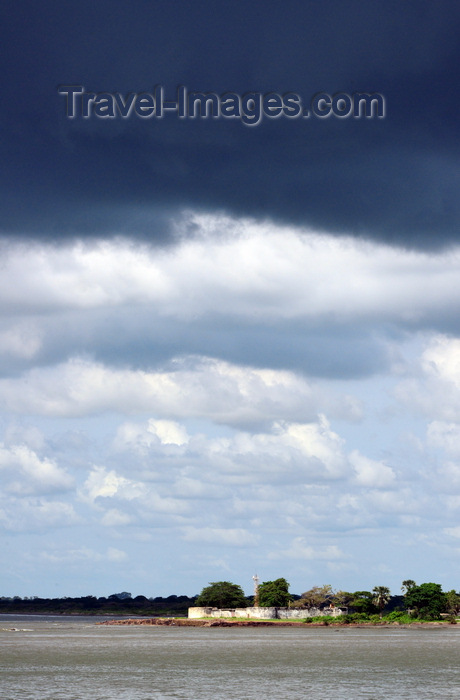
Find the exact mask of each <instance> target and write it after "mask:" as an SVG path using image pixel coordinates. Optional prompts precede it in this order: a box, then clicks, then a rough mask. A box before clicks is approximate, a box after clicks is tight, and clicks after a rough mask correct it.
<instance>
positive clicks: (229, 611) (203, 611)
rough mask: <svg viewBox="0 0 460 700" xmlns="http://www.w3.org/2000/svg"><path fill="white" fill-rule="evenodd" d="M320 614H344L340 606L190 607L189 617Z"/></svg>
mask: <svg viewBox="0 0 460 700" xmlns="http://www.w3.org/2000/svg"><path fill="white" fill-rule="evenodd" d="M319 615H333V616H334V617H338V616H339V615H343V610H341V609H340V608H324V609H322V610H320V609H319V608H225V609H219V608H189V609H188V616H189V618H194V619H197V618H200V617H220V618H221V617H242V618H248V619H250V618H253V619H257V620H304V619H305V618H307V617H318V616H319Z"/></svg>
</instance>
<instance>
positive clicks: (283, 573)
mask: <svg viewBox="0 0 460 700" xmlns="http://www.w3.org/2000/svg"><path fill="white" fill-rule="evenodd" d="M0 13H1V21H2V26H3V27H4V40H3V41H2V45H1V46H0V53H1V60H2V65H3V71H2V75H1V78H0V80H1V86H2V87H1V95H2V108H1V110H0V135H1V138H0V155H1V158H0V164H1V165H0V183H1V186H0V211H1V217H0V528H1V539H0V542H1V546H0V567H1V571H2V576H1V581H0V584H1V590H0V595H5V596H13V595H19V596H34V595H37V596H41V597H59V596H65V595H67V596H81V595H97V596H107V595H110V594H112V593H116V592H120V591H129V592H132V594H133V596H135V595H139V594H142V595H146V596H153V597H155V596H168V595H171V594H176V595H184V594H185V595H190V596H191V595H195V594H197V593H199V592H200V591H201V589H202V588H203V587H204V586H206V585H208V583H209V582H211V581H220V580H229V581H232V582H234V583H237V584H239V585H241V586H242V588H243V590H244V591H245V592H246V594H251V592H252V589H253V581H252V577H253V576H254V575H255V574H257V575H258V576H259V578H260V580H261V581H267V580H273V579H276V578H279V577H284V578H286V579H287V580H288V581H289V583H290V590H291V592H293V593H297V594H300V593H302V592H303V591H306V590H308V589H309V588H311V587H312V586H314V585H322V584H326V583H329V584H331V585H332V586H333V588H334V589H337V590H338V589H342V590H348V591H355V590H363V589H366V590H371V589H372V588H373V587H374V586H378V585H385V586H388V587H389V588H390V589H391V591H392V593H393V594H395V595H397V594H399V593H400V589H401V582H402V581H403V580H404V579H408V578H411V579H414V580H415V581H416V582H417V583H422V582H429V581H434V582H437V583H441V584H442V586H443V588H444V589H445V590H450V589H452V588H455V589H456V590H459V589H460V524H459V513H460V235H459V213H460V212H459V210H460V197H459V194H458V193H459V167H458V166H459V127H458V113H459V106H460V105H459V91H458V89H457V88H458V77H459V69H458V66H459V65H460V56H459V43H458V33H459V25H460V7H459V5H458V3H457V2H451V1H450V0H439V2H437V3H433V2H428V1H426V0H408V1H407V2H404V3H401V2H399V1H398V2H396V1H395V0H388V2H386V3H381V2H376V1H374V0H367V1H366V2H363V1H359V2H358V1H357V0H340V1H339V0H323V1H322V2H314V1H312V0H310V1H308V0H302V1H300V0H299V1H297V0H284V1H283V2H266V3H264V4H263V6H262V5H261V4H260V3H247V2H241V1H240V0H236V1H234V2H226V3H216V2H215V1H214V2H212V3H211V2H209V1H208V0H196V1H195V2H193V3H189V2H188V1H185V0H176V1H174V0H169V1H168V2H166V1H165V0H156V1H155V2H152V1H150V0H133V1H132V2H129V3H127V2H121V1H120V0H111V1H110V2H107V0H101V1H100V2H98V3H95V2H89V1H88V0H81V1H80V2H78V3H70V2H57V0H56V1H50V0H43V2H41V3H36V2H31V1H30V0H25V1H24V2H22V3H17V2H12V1H11V0H5V1H4V2H3V3H2V7H1V10H0ZM63 86H64V87H65V86H79V87H80V88H81V90H82V91H83V90H84V91H85V92H94V93H95V94H100V93H105V95H106V96H107V94H108V95H109V96H111V95H115V94H119V95H122V96H123V100H124V99H125V97H126V96H128V95H129V94H130V93H133V94H134V95H137V94H138V93H147V94H154V89H155V86H162V87H163V88H164V93H165V95H166V98H165V99H170V100H172V99H175V95H176V90H177V88H178V86H184V87H185V88H186V89H187V90H188V91H189V92H192V91H197V92H212V93H215V94H216V95H218V96H219V97H220V96H222V95H225V94H228V93H232V94H236V95H239V96H244V95H246V94H247V93H255V94H256V96H258V95H267V94H270V95H280V96H283V95H287V93H294V94H295V95H298V96H300V98H301V99H302V104H303V105H307V107H308V105H310V104H311V99H312V97H313V96H314V95H318V94H319V93H325V94H326V95H330V96H334V95H337V94H342V95H343V94H345V95H353V94H355V93H369V94H371V93H376V94H379V95H381V96H383V98H384V104H385V110H384V114H383V115H381V116H377V114H374V115H373V116H368V117H366V116H363V115H362V116H361V117H354V116H353V115H351V114H350V115H349V116H345V117H343V116H336V114H331V115H330V116H329V117H327V118H326V117H320V116H316V115H315V114H314V113H312V112H311V110H310V115H309V117H308V118H306V117H305V118H304V117H303V116H300V118H293V117H291V116H289V115H288V114H286V113H282V114H281V115H280V116H278V117H277V118H275V117H274V116H272V115H271V114H264V115H263V116H262V118H261V119H260V121H259V123H256V124H252V125H248V124H246V123H244V122H243V120H242V119H239V118H237V117H234V118H229V117H227V116H223V115H221V116H219V117H213V116H209V117H207V118H204V117H203V118H201V117H197V118H195V119H192V118H189V117H186V118H179V116H178V115H177V114H176V113H175V112H173V111H169V112H167V113H165V114H164V116H163V117H162V118H157V117H156V116H155V115H154V116H153V117H152V118H145V117H144V116H140V115H139V113H138V112H136V111H135V110H134V111H133V112H132V113H131V114H129V116H128V117H126V118H122V117H121V116H120V114H119V113H117V114H116V115H115V116H114V117H113V118H110V116H109V117H104V116H102V112H100V113H98V112H97V109H96V111H93V112H91V113H90V114H89V116H88V117H86V118H84V117H83V116H82V115H81V114H80V113H79V112H78V111H77V113H76V116H75V117H74V118H70V117H69V116H68V113H67V111H66V110H67V101H66V95H65V94H63V93H62V87H63ZM300 98H299V99H300ZM98 99H99V98H98ZM113 99H115V98H113ZM222 99H223V98H222ZM95 104H96V105H97V102H96V103H95ZM248 104H249V103H248ZM93 110H94V105H93Z"/></svg>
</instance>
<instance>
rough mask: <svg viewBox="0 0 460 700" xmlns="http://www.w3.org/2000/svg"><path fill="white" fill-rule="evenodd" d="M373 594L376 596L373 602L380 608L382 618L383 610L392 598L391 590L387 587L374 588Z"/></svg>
mask: <svg viewBox="0 0 460 700" xmlns="http://www.w3.org/2000/svg"><path fill="white" fill-rule="evenodd" d="M372 593H373V594H374V597H373V598H372V602H373V603H374V604H375V605H376V606H377V607H378V609H379V610H380V617H382V613H383V608H384V607H385V605H386V604H387V603H388V601H389V600H390V598H391V593H390V589H389V588H387V587H386V586H374V588H373V589H372Z"/></svg>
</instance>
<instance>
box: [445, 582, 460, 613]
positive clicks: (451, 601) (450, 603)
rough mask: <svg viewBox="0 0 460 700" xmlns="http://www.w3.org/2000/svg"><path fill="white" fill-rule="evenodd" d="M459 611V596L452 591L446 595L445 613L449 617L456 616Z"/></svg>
mask: <svg viewBox="0 0 460 700" xmlns="http://www.w3.org/2000/svg"><path fill="white" fill-rule="evenodd" d="M459 611H460V595H458V593H456V592H455V591H454V589H452V590H451V591H449V592H448V593H446V612H448V613H449V615H452V616H457V615H458V613H459Z"/></svg>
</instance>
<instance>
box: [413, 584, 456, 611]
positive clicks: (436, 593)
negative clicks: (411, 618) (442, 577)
mask: <svg viewBox="0 0 460 700" xmlns="http://www.w3.org/2000/svg"><path fill="white" fill-rule="evenodd" d="M404 602H405V604H406V607H407V608H411V609H413V610H414V611H415V614H416V616H417V617H420V618H423V619H425V620H439V618H440V617H441V613H442V612H444V611H445V609H446V603H447V598H446V594H445V593H444V592H443V590H442V587H441V584H439V583H422V584H421V585H420V586H413V587H412V588H411V589H410V590H408V591H407V593H406V595H405V599H404Z"/></svg>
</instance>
